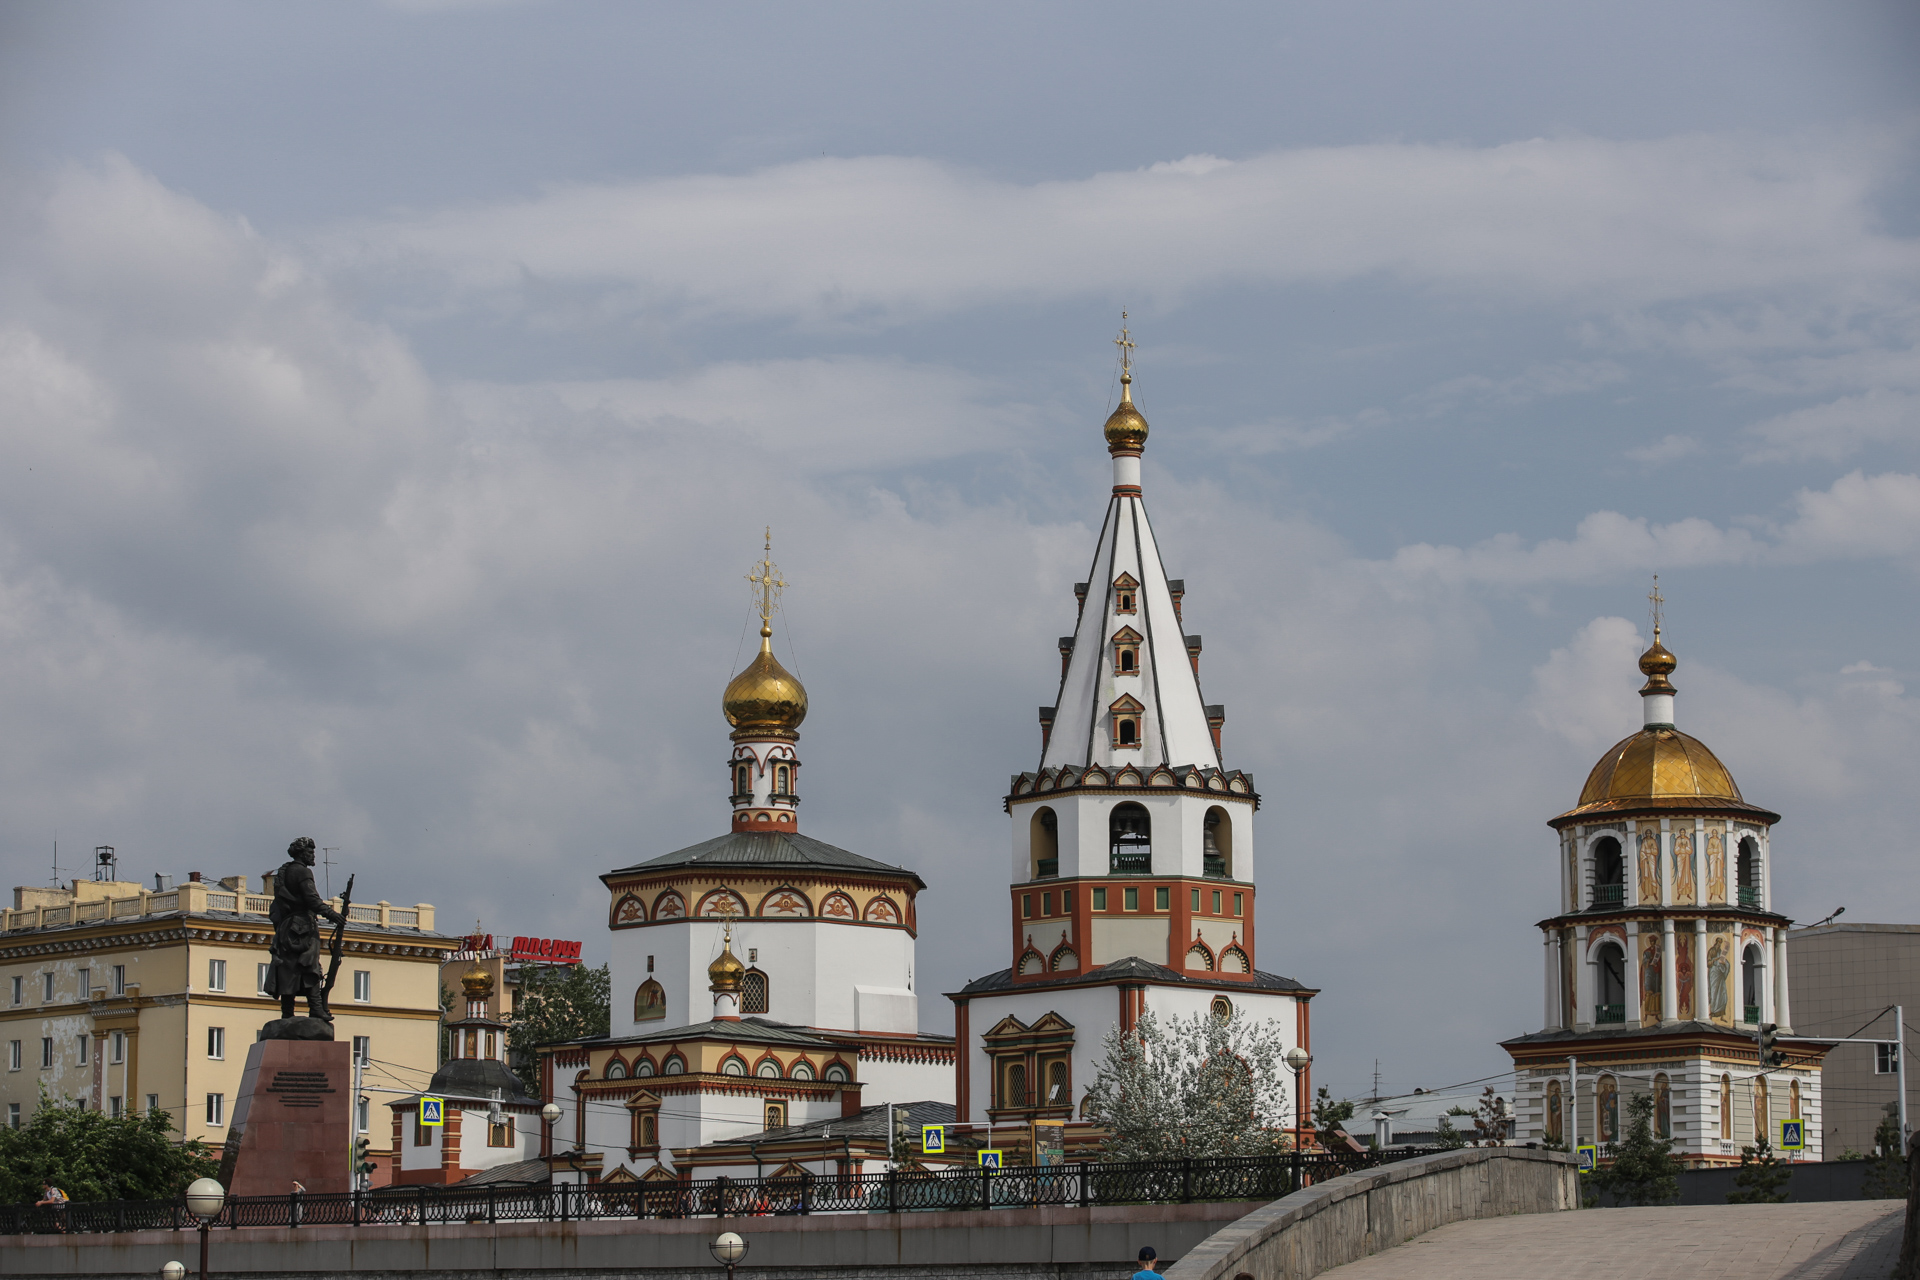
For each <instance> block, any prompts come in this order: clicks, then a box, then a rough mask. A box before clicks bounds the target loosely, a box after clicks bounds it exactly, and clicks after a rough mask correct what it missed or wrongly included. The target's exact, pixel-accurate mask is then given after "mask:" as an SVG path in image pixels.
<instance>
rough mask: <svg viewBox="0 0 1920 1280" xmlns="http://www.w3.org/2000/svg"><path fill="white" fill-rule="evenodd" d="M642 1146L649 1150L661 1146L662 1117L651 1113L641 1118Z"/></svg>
mask: <svg viewBox="0 0 1920 1280" xmlns="http://www.w3.org/2000/svg"><path fill="white" fill-rule="evenodd" d="M640 1145H641V1146H643V1147H647V1148H653V1147H657V1146H659V1145H660V1117H659V1116H657V1115H655V1114H654V1113H653V1112H651V1111H649V1112H647V1113H646V1114H645V1115H643V1116H641V1117H640Z"/></svg>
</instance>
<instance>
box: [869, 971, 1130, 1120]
mask: <svg viewBox="0 0 1920 1280" xmlns="http://www.w3.org/2000/svg"><path fill="white" fill-rule="evenodd" d="M1048 1013H1057V1014H1059V1015H1060V1017H1061V1018H1063V1019H1064V1020H1066V1021H1067V1022H1069V1023H1071V1024H1073V1029H1074V1034H1073V1058H1072V1062H1073V1105H1074V1115H1075V1116H1076V1117H1077V1116H1078V1115H1079V1106H1080V1099H1081V1097H1082V1096H1083V1095H1084V1094H1085V1093H1086V1091H1087V1086H1088V1085H1089V1084H1091V1083H1092V1082H1093V1071H1094V1064H1095V1063H1097V1062H1099V1061H1100V1059H1101V1057H1102V1056H1103V1054H1104V1049H1103V1047H1102V1046H1103V1043H1104V1041H1105V1038H1106V1034H1107V1028H1108V1027H1110V1026H1112V1025H1114V1024H1115V1023H1116V1022H1118V1021H1119V1020H1120V990H1119V988H1118V987H1070V988H1067V989H1065V990H1055V991H1010V992H1007V993H1005V994H995V995H991V996H976V997H974V998H973V999H972V1000H971V1001H969V1002H968V1006H967V1022H968V1026H969V1027H971V1028H972V1038H973V1043H971V1044H969V1045H965V1046H962V1050H963V1052H965V1053H967V1054H968V1055H969V1060H968V1071H967V1095H968V1096H967V1098H966V1099H965V1102H964V1105H963V1107H962V1108H961V1110H962V1112H963V1113H964V1114H962V1115H961V1117H960V1118H961V1119H962V1120H965V1121H971V1122H973V1123H975V1124H979V1123H982V1122H984V1121H985V1120H986V1118H987V1107H988V1105H989V1104H990V1103H991V1102H992V1100H993V1064H992V1063H991V1062H990V1061H989V1060H988V1058H987V1052H986V1049H985V1048H984V1047H983V1045H982V1042H981V1039H980V1037H981V1036H982V1035H984V1034H985V1033H986V1032H988V1031H991V1030H993V1028H994V1026H995V1024H997V1023H998V1022H999V1021H1000V1020H1001V1019H1002V1018H1005V1017H1007V1016H1009V1015H1011V1016H1013V1017H1016V1018H1018V1019H1020V1021H1022V1022H1024V1023H1025V1024H1027V1025H1028V1026H1032V1025H1033V1024H1034V1023H1036V1022H1038V1021H1039V1020H1040V1019H1041V1018H1043V1017H1045V1016H1046V1015H1047V1014H1048ZM951 1090H952V1085H951V1084H949V1085H948V1091H949V1092H951ZM915 1100H916V1099H902V1101H915Z"/></svg>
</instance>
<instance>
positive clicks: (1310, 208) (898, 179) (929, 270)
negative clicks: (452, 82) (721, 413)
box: [321, 134, 1920, 323]
mask: <svg viewBox="0 0 1920 1280" xmlns="http://www.w3.org/2000/svg"><path fill="white" fill-rule="evenodd" d="M1904 155H1905V146H1904V143H1903V141H1901V140H1900V139H1897V138H1893V137H1890V136H1873V135H1866V134H1860V135H1851V136H1819V137H1815V136H1811V135H1809V136H1806V137H1801V138H1792V139H1784V140H1783V139H1761V138H1753V137H1743V136H1713V135H1698V136H1690V137H1681V138H1671V139H1661V140H1655V141H1642V142H1609V141H1602V140H1597V139H1588V138H1555V139H1534V140H1530V141H1523V142H1513V143H1508V144H1505V145H1501V146H1492V147H1480V148H1473V147H1446V146H1426V145H1409V144H1375V145H1368V146H1352V147H1338V148H1311V149H1302V150H1296V151H1283V152H1275V153H1271V154H1266V155H1259V156H1254V157H1251V158H1248V159H1244V160H1237V161H1228V160H1222V159H1219V158H1217V157H1210V156H1209V157H1189V158H1188V159H1186V160H1183V161H1180V162H1177V163H1171V164H1157V165H1151V166H1148V167H1145V168H1141V169H1137V170H1132V171H1126V172H1110V173H1099V174H1094V175H1091V176H1089V177H1086V178H1082V179H1077V180H1068V181H1058V180H1056V181H1045V182H1035V183H1029V184H1016V183H1011V182H1006V181H1002V180H998V179H995V178H991V177H988V176H986V175H983V174H980V173H977V172H972V171H968V170H962V169H957V168H954V167H951V166H946V165H941V164H937V163H934V162H932V161H928V160H922V159H914V158H905V157H884V156H882V157H867V158H858V159H823V160H813V161H807V162H804V163H797V164H789V165H782V166H778V167H775V168H770V169H763V170H759V171H756V172H752V173H747V174H741V175H737V176H720V175H703V176H699V177H681V178H668V179H658V180H652V181H645V182H629V183H609V184H598V185H581V184H573V185H565V186H559V187H555V188H554V189H552V190H550V191H548V192H547V193H545V194H542V195H540V196H538V197H535V198H532V199H527V200H522V201H518V202H513V203H505V204H497V205H488V206H471V207H465V208H455V209H445V210H436V211H427V212H421V213H415V214H408V215H403V216H398V217H394V218H390V219H386V220H382V221H374V222H366V223H363V224H360V225H359V226H357V227H354V228H350V229H346V230H343V231H340V232H338V233H334V234H330V235H328V236H326V237H324V238H323V240H322V242H321V243H322V244H323V245H324V247H325V251H326V252H327V254H328V255H329V257H330V258H331V259H332V260H333V261H334V262H336V263H339V264H347V263H353V264H358V266H359V267H360V268H361V269H362V270H364V271H367V272H378V273H380V274H381V277H382V278H383V279H385V280H387V281H392V280H394V279H395V278H396V275H395V273H399V274H400V276H402V277H404V276H408V275H410V276H411V278H412V283H413V284H414V286H415V287H416V288H418V289H419V290H420V291H421V292H422V293H423V294H424V295H432V294H435V293H439V292H443V291H444V290H446V289H449V288H451V289H453V290H455V291H459V292H465V291H481V292H488V293H497V294H503V295H507V296H510V297H518V298H519V299H520V300H521V302H522V303H523V304H525V305H535V302H534V299H535V297H536V295H537V294H538V292H539V291H540V290H546V289H553V288H575V289H580V288H587V289H593V290H598V291H602V292H603V293H604V294H605V296H606V297H607V298H608V299H609V302H608V305H611V306H614V307H615V308H617V309H621V310H632V311H647V312H658V313H662V314H669V315H684V316H729V317H755V316H763V317H779V318H798V319H803V320H808V321H841V322H845V321H852V322H858V323H893V322H899V321H903V320H907V319H910V318H914V317H921V316H927V315H930V314H935V313H940V312H946V311H951V310H954V309H957V308H965V307H970V306H976V305H981V304H984V303H988V302H998V303H1009V302H1011V303H1020V302H1041V301H1046V300H1053V299H1062V298H1078V297H1086V296H1102V297H1103V296H1106V295H1107V294H1109V293H1110V292H1111V290H1112V288H1113V286H1114V284H1115V282H1116V280H1119V279H1121V278H1123V277H1124V279H1125V280H1126V281H1127V283H1128V287H1129V289H1130V290H1132V291H1134V294H1135V296H1140V295H1146V296H1148V297H1152V298H1156V299H1160V300H1162V301H1177V300H1179V299H1181V298H1183V297H1186V296H1188V295H1190V294H1192V293H1193V292H1194V291H1195V290H1199V289H1204V288H1209V287H1216V286H1222V285H1239V284H1246V283H1255V282H1258V283H1266V284H1282V285H1286V284H1296V285H1297V284H1313V283H1326V282H1335V281H1352V280H1363V279H1375V278H1377V279H1392V280H1397V281H1400V282H1403V283H1405V284H1408V285H1412V286H1415V287H1444V288H1458V289H1467V290H1471V291H1479V292H1483V293H1486V294H1489V295H1496V296H1499V297H1501V298H1503V299H1507V300H1520V299H1554V300H1558V301H1562V302H1565V301H1577V302H1579V304H1580V305H1583V306H1588V307H1594V308H1606V307H1609V306H1636V305H1648V304H1653V303H1658V302H1661V301H1666V300H1672V299H1684V298H1696V297H1700V296H1703V295H1711V294H1723V293H1732V294H1742V295H1744V294H1749V293H1752V292H1753V291H1756V290H1762V289H1769V288H1774V289H1779V288H1790V289H1808V288H1812V289H1818V290H1819V291H1821V292H1822V293H1823V294H1833V293H1836V292H1839V293H1842V294H1844V293H1847V292H1856V293H1878V292H1882V291H1884V290H1885V289H1886V288H1888V287H1889V286H1890V285H1891V284H1892V283H1893V282H1895V281H1900V282H1908V281H1911V280H1912V279H1913V278H1914V276H1915V273H1916V271H1917V270H1920V246H1916V245H1915V244H1914V243H1913V242H1912V241H1909V240H1903V239H1900V238H1898V237H1896V236H1893V235H1890V234H1888V233H1887V232H1886V231H1885V230H1884V229H1883V228H1882V227H1881V226H1880V224H1879V221H1878V219H1877V217H1876V215H1875V213H1874V207H1873V197H1874V195H1875V193H1876V191H1877V189H1878V188H1879V187H1880V186H1881V185H1882V184H1883V183H1884V181H1886V179H1887V177H1888V175H1889V174H1890V173H1892V172H1893V171H1895V170H1896V169H1897V168H1898V166H1899V165H1900V164H1902V163H1903V162H1904V161H1903V158H1904ZM536 282H537V285H538V288H537V289H536V288H534V287H533V286H534V285H535V283H536Z"/></svg>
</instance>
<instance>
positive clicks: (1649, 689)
mask: <svg viewBox="0 0 1920 1280" xmlns="http://www.w3.org/2000/svg"><path fill="white" fill-rule="evenodd" d="M1679 665H1680V659H1678V658H1676V657H1674V656H1673V653H1672V651H1671V650H1669V649H1668V648H1667V646H1665V645H1663V644H1661V643H1660V629H1659V628H1658V627H1655V628H1654V629H1653V644H1652V645H1650V646H1648V648H1647V651H1646V652H1645V653H1643V654H1641V655H1640V673H1641V674H1642V675H1644V676H1646V678H1647V683H1646V684H1645V685H1644V686H1643V687H1642V688H1641V690H1640V692H1641V693H1672V692H1673V691H1674V689H1673V681H1671V680H1669V679H1667V677H1668V676H1670V675H1672V674H1673V669H1674V668H1675V667H1677V666H1679Z"/></svg>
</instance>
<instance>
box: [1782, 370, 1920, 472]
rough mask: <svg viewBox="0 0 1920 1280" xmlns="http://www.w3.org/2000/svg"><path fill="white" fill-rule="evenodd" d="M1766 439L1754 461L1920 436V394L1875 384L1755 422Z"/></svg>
mask: <svg viewBox="0 0 1920 1280" xmlns="http://www.w3.org/2000/svg"><path fill="white" fill-rule="evenodd" d="M1752 431H1753V434H1754V435H1756V436H1758V437H1759V438H1760V440H1761V441H1762V442H1763V443H1762V444H1761V445H1760V446H1759V447H1757V448H1755V449H1753V450H1751V451H1750V452H1749V453H1748V454H1747V460H1748V461H1750V462H1779V461H1790V460H1797V459H1803V458H1826V459H1829V460H1837V459H1840V458H1844V457H1847V456H1848V455H1850V454H1854V453H1857V452H1859V451H1860V450H1861V449H1862V448H1864V447H1865V446H1867V445H1870V444H1889V443H1893V444H1909V445H1910V444H1913V443H1916V442H1920V394H1916V393H1914V392H1911V391H1900V390H1896V389H1894V388H1892V387H1875V388H1873V389H1871V390H1868V391H1864V392H1862V393H1861V394H1859V395H1852V396H1842V397H1841V398H1840V399H1838V400H1833V401H1829V402H1828V403H1826V404H1819V405H1813V406H1811V407H1809V408H1806V409H1796V410H1794V411H1793V412H1792V413H1783V414H1781V415H1779V416H1778V417H1775V418H1769V419H1768V420H1767V421H1765V422H1761V423H1757V424H1755V426H1754V427H1753V428H1752Z"/></svg>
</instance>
